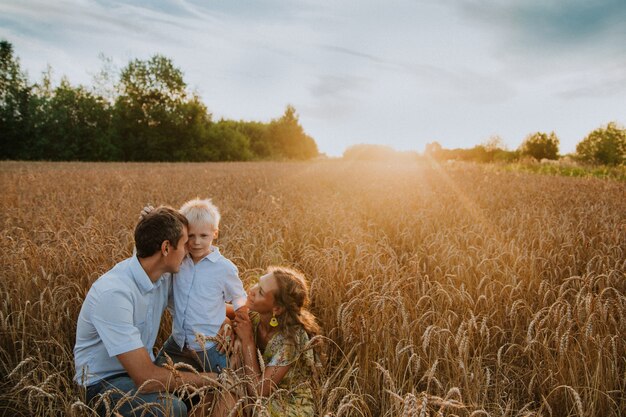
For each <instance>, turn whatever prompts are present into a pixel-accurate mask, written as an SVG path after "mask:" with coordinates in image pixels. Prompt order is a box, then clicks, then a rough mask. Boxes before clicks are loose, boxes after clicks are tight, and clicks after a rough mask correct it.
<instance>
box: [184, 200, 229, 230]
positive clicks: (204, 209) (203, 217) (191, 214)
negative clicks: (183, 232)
mask: <svg viewBox="0 0 626 417" xmlns="http://www.w3.org/2000/svg"><path fill="white" fill-rule="evenodd" d="M180 212H181V213H182V214H183V215H184V216H185V217H186V218H187V220H188V221H189V223H190V224H208V225H209V226H211V227H212V228H213V229H214V230H217V229H218V228H219V225H220V212H219V210H218V209H217V207H216V206H215V204H213V202H212V201H211V199H210V198H207V199H204V200H201V199H199V198H195V199H193V200H189V201H187V202H186V203H185V204H183V206H182V207H181V208H180Z"/></svg>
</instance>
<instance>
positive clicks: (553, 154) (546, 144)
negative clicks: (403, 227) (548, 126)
mask: <svg viewBox="0 0 626 417" xmlns="http://www.w3.org/2000/svg"><path fill="white" fill-rule="evenodd" d="M519 151H520V153H521V154H522V155H528V156H532V157H533V158H535V159H537V160H541V159H544V158H545V159H557V158H558V157H559V138H557V136H556V134H555V133H554V132H550V134H546V133H542V132H537V133H533V134H531V135H528V136H527V137H526V139H524V142H522V144H521V146H520V148H519Z"/></svg>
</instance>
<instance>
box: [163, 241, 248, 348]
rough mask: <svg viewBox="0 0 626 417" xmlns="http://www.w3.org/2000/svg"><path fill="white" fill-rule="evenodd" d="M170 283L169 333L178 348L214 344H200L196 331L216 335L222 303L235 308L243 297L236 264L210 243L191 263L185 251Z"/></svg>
mask: <svg viewBox="0 0 626 417" xmlns="http://www.w3.org/2000/svg"><path fill="white" fill-rule="evenodd" d="M172 287H173V288H172V289H173V291H172V294H171V300H170V301H171V304H172V305H170V308H171V311H172V315H173V323H172V337H173V338H174V340H175V341H176V343H177V344H178V346H180V347H181V348H182V347H184V346H187V347H188V348H190V349H193V350H203V349H208V348H211V347H212V346H213V345H215V342H212V341H207V342H206V344H205V345H204V346H202V345H201V344H200V343H198V340H196V334H197V333H199V334H201V335H204V336H209V337H215V336H216V335H217V332H218V331H219V329H220V327H221V325H222V323H223V322H224V319H225V318H226V306H225V303H227V302H230V303H232V304H233V307H234V308H235V310H237V309H239V308H241V307H243V306H244V305H245V304H246V299H247V295H246V291H245V290H244V288H243V284H242V282H241V280H240V279H239V272H238V270H237V267H236V266H235V265H234V264H233V263H232V262H231V261H229V260H228V259H226V258H225V257H224V256H222V255H221V254H220V251H219V249H218V248H217V247H216V246H211V252H210V253H209V254H208V255H206V256H205V257H204V258H202V259H201V260H200V261H198V263H195V264H194V262H193V259H192V258H191V256H189V255H187V256H186V257H185V259H183V262H182V264H181V266H180V270H179V272H178V273H176V274H174V279H173V284H172Z"/></svg>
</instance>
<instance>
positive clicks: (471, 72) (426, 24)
mask: <svg viewBox="0 0 626 417" xmlns="http://www.w3.org/2000/svg"><path fill="white" fill-rule="evenodd" d="M624 22H626V1H624V0H594V1H588V0H585V1H581V0H541V1H540V0H456V1H455V0H438V1H425V0H412V1H409V0H388V1H371V0H358V1H357V0H345V1H342V0H335V1H328V2H326V1H319V0H318V1H309V0H292V1H278V0H255V1H248V0H204V1H199V0H198V1H196V0H194V1H186V0H157V1H135V2H130V1H116V0H111V1H108V0H107V1H105V0H55V1H53V2H51V1H49V0H0V38H4V39H7V40H8V41H10V42H11V43H12V44H13V45H14V48H15V51H16V53H17V55H18V56H19V57H20V60H21V64H22V67H23V68H24V69H25V70H27V72H28V75H29V79H30V80H31V81H36V80H39V79H40V77H41V73H42V72H43V71H44V70H45V68H46V66H47V65H50V66H51V67H52V68H53V70H54V74H55V76H56V77H57V79H58V78H60V76H61V75H66V76H67V77H68V78H69V80H70V81H71V82H72V83H73V84H79V83H81V84H85V85H92V84H93V82H92V78H93V74H95V73H97V72H98V71H99V69H100V68H101V67H102V61H101V60H100V58H99V55H100V54H104V55H105V56H107V57H110V58H111V60H112V62H113V64H114V65H115V66H116V67H117V68H122V67H124V66H125V65H126V64H127V63H128V61H130V60H131V59H135V58H140V59H147V58H149V57H150V56H152V55H154V54H156V53H160V54H163V55H165V56H167V57H169V58H171V59H172V60H173V62H174V64H175V65H176V66H178V67H179V68H180V69H181V70H182V71H183V72H184V74H185V81H186V82H187V83H188V85H189V87H190V89H192V90H195V91H197V93H198V94H199V95H200V96H201V97H202V99H203V101H204V102H205V103H206V105H207V106H208V108H209V110H210V111H211V112H212V113H213V116H214V118H215V119H218V118H220V117H225V118H230V119H244V120H260V121H269V120H270V119H272V118H275V117H278V116H280V115H281V114H282V113H283V111H284V109H285V106H286V105H287V104H292V105H293V106H295V108H296V110H297V111H298V113H299V115H300V121H301V124H302V125H303V127H304V129H305V131H306V132H307V133H308V134H310V135H311V136H313V137H314V138H315V140H316V142H317V143H318V146H319V148H320V151H322V152H325V153H327V154H329V155H341V154H342V152H343V151H344V150H345V148H346V147H348V146H350V145H353V144H357V143H379V144H387V145H390V146H392V147H394V148H396V149H398V150H417V151H422V150H423V149H424V145H425V144H426V143H428V142H432V141H435V140H436V141H438V142H440V143H441V144H442V145H443V146H444V147H447V148H453V147H471V146H474V145H476V144H479V143H481V142H484V141H485V140H487V139H488V138H489V137H490V136H492V135H499V136H500V137H502V139H503V140H504V142H505V143H506V144H507V145H508V146H509V147H510V148H516V147H517V146H518V145H519V144H520V143H521V142H522V140H523V139H524V137H525V136H526V135H528V134H529V133H532V132H536V131H545V132H549V131H555V132H556V134H557V136H558V137H559V138H560V140H561V152H562V153H566V152H572V151H574V149H575V146H576V143H577V142H579V141H580V140H581V139H583V138H584V136H585V135H586V134H588V133H589V132H590V131H592V130H593V129H595V128H597V127H600V126H602V125H605V124H606V123H608V122H610V121H617V122H618V123H620V124H622V125H624V124H626V24H624Z"/></svg>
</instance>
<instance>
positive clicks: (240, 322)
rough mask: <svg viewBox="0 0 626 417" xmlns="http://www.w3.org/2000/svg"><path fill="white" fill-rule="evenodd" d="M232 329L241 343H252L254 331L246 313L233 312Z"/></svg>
mask: <svg viewBox="0 0 626 417" xmlns="http://www.w3.org/2000/svg"><path fill="white" fill-rule="evenodd" d="M246 310H247V309H246ZM233 329H234V330H235V334H236V335H237V337H238V338H239V339H241V341H242V343H244V344H246V343H254V330H253V329H252V322H251V321H250V316H249V315H248V312H247V311H240V310H237V311H236V312H235V321H234V322H233Z"/></svg>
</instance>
